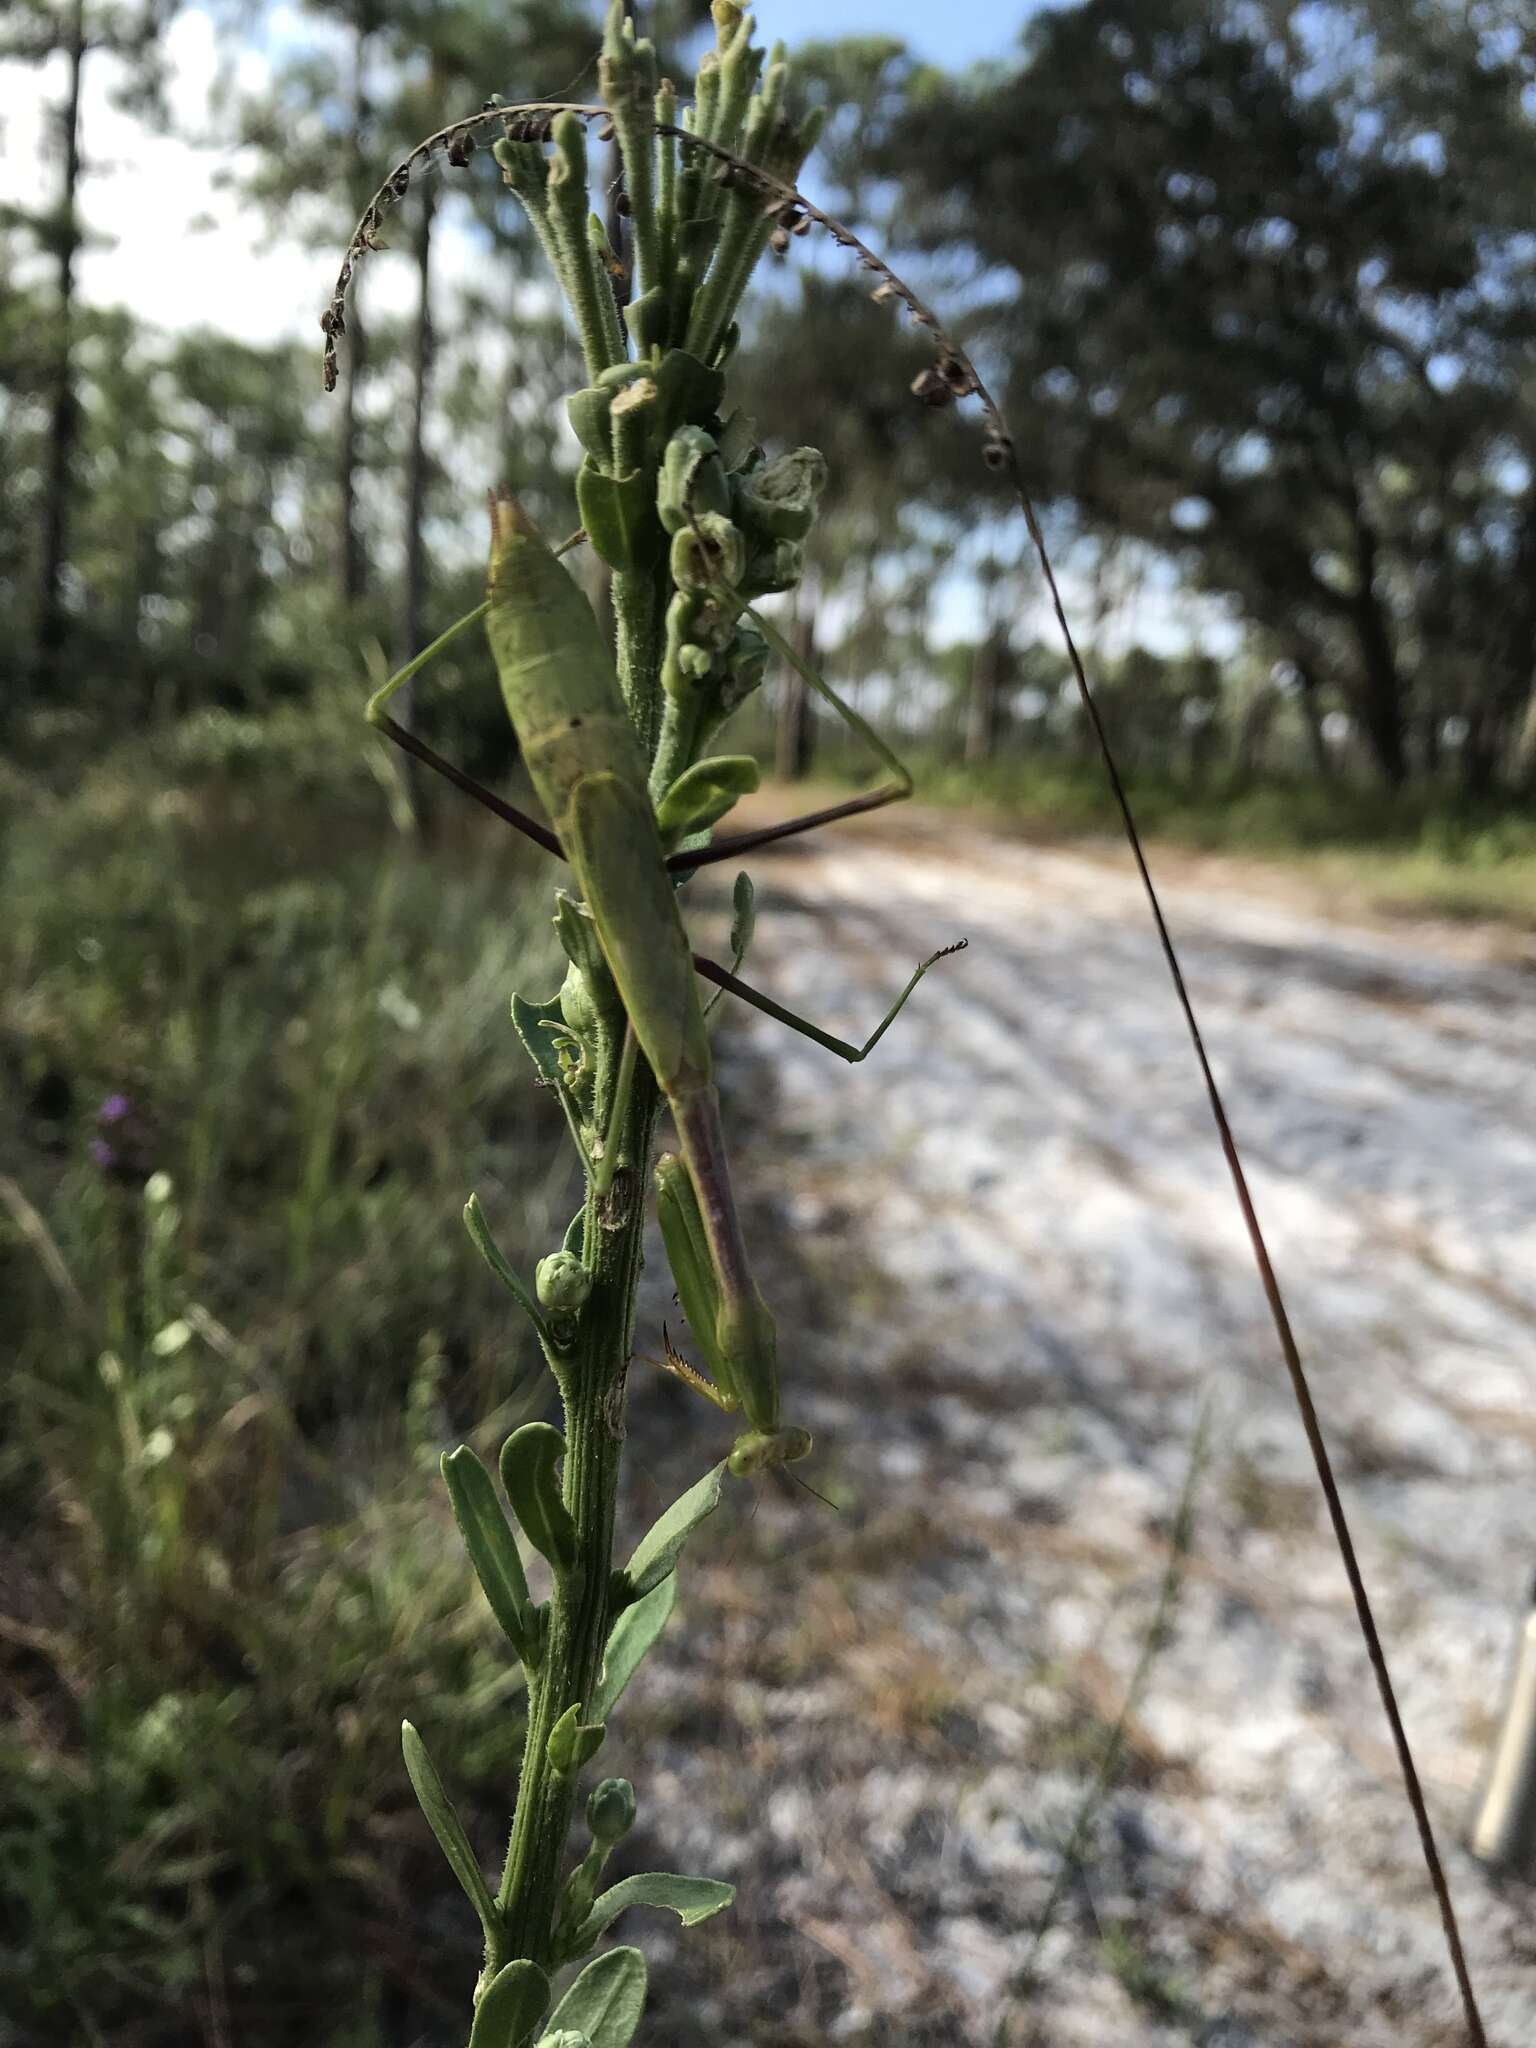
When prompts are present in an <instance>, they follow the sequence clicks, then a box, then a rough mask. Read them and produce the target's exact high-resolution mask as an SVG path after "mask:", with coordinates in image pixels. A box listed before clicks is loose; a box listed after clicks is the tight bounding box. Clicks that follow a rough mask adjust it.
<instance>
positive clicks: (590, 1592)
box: [488, 575, 663, 1968]
mask: <svg viewBox="0 0 1536 2048" xmlns="http://www.w3.org/2000/svg"><path fill="white" fill-rule="evenodd" d="M621 585H623V586H625V587H624V589H623V591H622V594H621V590H620V586H621ZM658 598H659V593H658V591H657V587H656V579H655V578H654V577H652V576H650V575H646V576H633V577H625V576H616V577H615V578H614V613H615V619H616V624H617V634H618V645H617V656H618V669H619V674H620V676H621V678H622V679H623V682H624V686H625V696H626V701H627V702H628V704H629V708H630V714H631V716H632V717H633V718H634V720H635V723H636V725H637V727H638V728H639V730H640V734H641V739H642V743H643V744H645V745H646V747H647V748H649V746H650V745H651V744H652V743H653V733H654V728H655V724H656V707H657V698H658V695H659V691H660V680H659V679H660V670H661V652H662V641H663V633H662V606H661V604H660V602H659V601H658ZM614 1023H615V1028H616V1030H617V1031H618V1032H620V1033H622V1031H623V1029H624V1014H623V1011H622V1008H621V1009H619V1010H618V1011H617V1014H616V1018H615V1020H614ZM615 1064H616V1063H615ZM615 1078H616V1076H615ZM607 1085H608V1089H609V1090H611V1089H612V1086H613V1080H612V1079H609V1081H608V1084H607ZM660 1100H661V1097H660V1093H659V1091H658V1089H657V1087H656V1083H655V1081H654V1079H653V1078H652V1075H651V1072H650V1069H649V1068H648V1067H647V1066H646V1064H645V1062H644V1061H643V1060H640V1061H638V1062H637V1063H636V1068H635V1073H634V1079H633V1084H632V1087H631V1092H630V1098H629V1106H628V1109H627V1111H626V1113H625V1115H624V1119H623V1122H622V1124H621V1126H620V1130H619V1137H618V1156H619V1164H618V1167H617V1169H616V1171H615V1173H614V1177H613V1183H612V1185H611V1187H610V1188H609V1191H608V1193H607V1195H606V1196H599V1195H598V1194H597V1193H596V1192H595V1190H594V1189H593V1187H592V1185H591V1183H590V1181H589V1183H588V1188H587V1199H586V1206H585V1209H584V1211H583V1216H582V1261H583V1264H584V1265H585V1266H586V1268H587V1270H588V1272H589V1273H590V1274H591V1275H592V1292H591V1294H590V1295H589V1296H588V1297H587V1301H586V1303H585V1305H584V1307H583V1309H582V1312H581V1321H580V1324H579V1326H578V1330H577V1337H576V1342H575V1345H574V1346H573V1348H572V1350H571V1351H570V1352H569V1353H567V1354H566V1355H565V1356H564V1357H563V1358H559V1359H558V1360H556V1361H555V1366H556V1378H557V1380H558V1382H559V1386H560V1395H561V1399H562V1401H563V1403H564V1406H565V1446H566V1448H565V1471H564V1477H563V1483H562V1491H563V1494H564V1498H565V1504H566V1506H567V1508H569V1510H570V1513H571V1519H572V1520H573V1521H574V1522H575V1524H576V1563H575V1565H574V1567H573V1568H572V1570H571V1571H569V1572H567V1573H565V1574H563V1575H560V1576H558V1577H557V1578H556V1581H555V1585H554V1589H553V1592H552V1594H551V1598H550V1607H549V1634H548V1638H547V1641H546V1644H545V1647H544V1653H543V1657H542V1659H541V1662H540V1665H539V1669H538V1671H537V1672H536V1673H534V1674H532V1676H531V1678H530V1682H529V1692H528V1733H527V1739H526V1744H525V1748H524V1752H523V1769H522V1776H521V1779H520V1781H519V1784H518V1793H517V1810H516V1814H515V1816H514V1818H513V1823H512V1838H511V1841H510V1843H509V1844H508V1847H507V1860H506V1865H505V1867H504V1869H503V1871H502V1878H501V1886H500V1890H499V1892H498V1894H497V1905H498V1906H499V1907H500V1909H501V1912H502V1914H503V1916H504V1930H505V1931H504V1938H503V1946H502V1948H501V1953H500V1955H499V1956H497V1957H492V1958H488V1961H490V1962H492V1963H493V1964H494V1963H496V1962H499V1961H501V1960H505V1959H507V1958H510V1957H513V1956H527V1957H530V1958H531V1959H532V1960H533V1961H534V1962H536V1963H539V1964H541V1965H543V1966H544V1967H546V1968H549V1967H551V1966H552V1965H553V1963H554V1962H555V1961H556V1960H557V1959H556V1958H555V1957H554V1956H553V1954H552V1944H551V1934H552V1929H553V1923H554V1917H555V1909H556V1906H557V1904H558V1900H559V1893H560V1883H561V1865H562V1863H563V1861H564V1858H565V1846H566V1841H567V1838H568V1837H569V1834H570V1830H571V1821H572V1817H573V1814H574V1812H575V1805H576V1794H577V1783H578V1775H579V1774H575V1773H573V1774H571V1775H570V1776H562V1775H561V1774H560V1773H559V1772H557V1771H555V1770H554V1769H553V1768H552V1767H551V1765H550V1762H549V1753H548V1743H549V1733H550V1730H551V1729H552V1728H553V1727H554V1725H555V1723H556V1722H557V1721H558V1720H559V1719H560V1716H561V1715H562V1714H564V1713H565V1712H566V1711H567V1710H568V1709H569V1708H570V1707H572V1706H584V1705H585V1703H586V1702H587V1701H588V1700H590V1699H591V1698H592V1695H593V1692H594V1690H595V1688H596V1684H597V1678H598V1674H599V1672H600V1670H601V1668H602V1661H603V1649H604V1646H605V1644H606V1642H607V1638H608V1625H609V1619H610V1617H609V1581H610V1578H611V1576H612V1569H613V1522H614V1507H615V1503H616V1501H617V1498H618V1487H619V1461H620V1454H621V1448H622V1444H623V1435H624V1425H623V1412H624V1383H625V1378H626V1375H627V1373H628V1370H629V1355H630V1349H631V1345H632V1343H633V1337H634V1321H635V1296H636V1292H637V1290H638V1288H639V1284H640V1268H641V1249H642V1240H643V1236H644V1230H645V1197H646V1183H647V1178H648V1172H649V1166H650V1158H651V1151H652V1140H653V1136H654V1133H655V1128H656V1116H657V1111H658V1108H659V1106H660ZM611 1110H612V1101H611V1096H610V1099H609V1100H607V1101H599V1102H598V1103H597V1104H596V1105H595V1109H594V1123H595V1126H596V1128H597V1129H599V1130H604V1129H606V1128H607V1125H608V1119H609V1115H610V1113H611Z"/></svg>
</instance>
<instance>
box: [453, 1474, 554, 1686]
mask: <svg viewBox="0 0 1536 2048" xmlns="http://www.w3.org/2000/svg"><path fill="white" fill-rule="evenodd" d="M443 1479H444V1481H445V1482H446V1484H447V1487H448V1498H449V1500H450V1501H452V1503H453V1518H454V1520H455V1521H456V1522H457V1523H458V1525H459V1534H460V1535H461V1536H462V1537H463V1538H464V1548H465V1549H466V1550H467V1551H468V1552H469V1561H470V1563H471V1564H472V1565H473V1566H474V1568H475V1577H476V1578H477V1579H478V1580H479V1581H480V1584H481V1586H482V1587H483V1588H484V1591H485V1597H486V1599H487V1600H488V1601H489V1602H490V1606H491V1612H492V1614H494V1615H495V1617H496V1619H497V1620H498V1621H499V1622H500V1624H501V1628H502V1633H503V1634H504V1635H505V1636H506V1638H507V1640H508V1641H509V1642H510V1643H511V1645H512V1647H513V1649H515V1650H516V1652H517V1654H518V1655H519V1657H521V1658H522V1660H523V1662H524V1663H525V1664H533V1663H535V1662H536V1661H537V1656H536V1652H537V1644H538V1624H537V1622H536V1621H535V1620H534V1612H533V1600H532V1598H531V1596H530V1594H529V1592H528V1580H527V1578H526V1576H525V1574H524V1572H523V1560H522V1558H521V1557H520V1556H519V1554H518V1548H517V1538H516V1537H515V1536H514V1535H513V1533H512V1530H511V1526H510V1525H509V1523H508V1521H507V1518H506V1515H505V1513H504V1512H503V1510H502V1505H501V1502H500V1501H499V1500H498V1499H497V1498H496V1483H495V1481H494V1480H493V1479H492V1478H491V1475H490V1473H489V1472H487V1471H486V1469H485V1467H484V1465H482V1464H481V1462H480V1460H479V1459H478V1458H477V1457H476V1456H475V1454H474V1452H473V1451H472V1450H471V1449H470V1447H469V1445H468V1444H460V1445H459V1447H458V1449H457V1450H456V1451H448V1452H446V1453H445V1454H444V1456H443Z"/></svg>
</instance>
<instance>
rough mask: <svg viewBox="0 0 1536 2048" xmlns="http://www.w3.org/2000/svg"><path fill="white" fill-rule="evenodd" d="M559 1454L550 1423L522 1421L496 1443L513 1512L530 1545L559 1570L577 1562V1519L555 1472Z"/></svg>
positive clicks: (561, 1442) (559, 1441) (560, 1441)
mask: <svg viewBox="0 0 1536 2048" xmlns="http://www.w3.org/2000/svg"><path fill="white" fill-rule="evenodd" d="M564 1456H565V1438H564V1437H563V1436H562V1435H561V1434H560V1432H559V1430H558V1429H556V1428H555V1427H554V1425H553V1423H549V1422H525V1423H524V1424H523V1426H522V1428H521V1429H515V1430H514V1431H513V1432H512V1434H511V1436H509V1437H508V1438H507V1440H506V1442H505V1443H504V1444H503V1445H502V1447H501V1483H502V1485H503V1486H504V1487H505V1488H506V1489H507V1499H508V1500H509V1501H511V1503H512V1512H513V1513H514V1514H515V1515H516V1516H517V1519H518V1521H519V1523H520V1524H521V1525H522V1531H523V1534H524V1535H525V1536H526V1537H527V1538H528V1541H529V1542H530V1543H531V1544H532V1545H533V1547H534V1549H535V1550H537V1551H538V1552H540V1554H541V1555H542V1556H544V1557H547V1558H548V1559H549V1561H550V1563H551V1564H552V1565H553V1566H554V1568H555V1570H556V1571H558V1572H568V1571H569V1570H570V1568H571V1566H572V1565H573V1564H574V1563H575V1562H576V1524H575V1523H574V1522H573V1521H572V1520H571V1513H570V1509H569V1508H568V1507H567V1506H566V1504H565V1502H564V1501H563V1500H562V1499H561V1497H560V1480H559V1477H558V1475H557V1474H556V1471H555V1467H556V1465H558V1464H559V1462H560V1460H561V1459H562V1458H563V1457H564Z"/></svg>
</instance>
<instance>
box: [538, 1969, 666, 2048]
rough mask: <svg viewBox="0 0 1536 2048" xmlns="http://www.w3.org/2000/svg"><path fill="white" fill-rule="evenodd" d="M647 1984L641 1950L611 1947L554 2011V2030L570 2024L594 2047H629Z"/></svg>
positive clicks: (550, 2023)
mask: <svg viewBox="0 0 1536 2048" xmlns="http://www.w3.org/2000/svg"><path fill="white" fill-rule="evenodd" d="M645 1984H646V1970H645V1957H644V1956H643V1955H641V1953H640V1951H639V1949H637V1948H611V1949H609V1951H608V1953H607V1954H606V1955H601V1956H598V1957H596V1958H595V1959H594V1960H593V1961H592V1962H590V1963H588V1965H587V1967H586V1968H585V1969H584V1970H583V1971H582V1973H581V1975H580V1976H579V1977H578V1978H577V1979H576V1982H575V1983H574V1984H573V1985H572V1986H571V1988H570V1990H569V1991H567V1992H566V1994H565V1996H564V1998H562V1999H561V2001H560V2003H559V2004H558V2005H557V2006H556V2007H555V2009H554V2011H553V2012H552V2013H551V2014H550V2016H549V2027H550V2032H551V2033H554V2032H555V2031H557V2030H558V2029H559V2028H562V2027H568V2028H570V2029H571V2030H572V2031H573V2032H574V2033H576V2034H578V2035H582V2034H584V2035H585V2036H586V2038H587V2040H588V2041H589V2042H590V2043H591V2048H629V2043H630V2041H631V2040H632V2039H633V2037H634V2032H635V2029H636V2027H638V2026H639V2024H640V2015H641V2013H642V2012H643V2011H644V2010H645ZM541 2048H542V2044H541Z"/></svg>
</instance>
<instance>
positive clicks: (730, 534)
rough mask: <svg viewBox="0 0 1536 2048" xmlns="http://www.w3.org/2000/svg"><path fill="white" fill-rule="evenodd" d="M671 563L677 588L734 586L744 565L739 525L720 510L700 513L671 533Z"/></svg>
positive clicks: (701, 588)
mask: <svg viewBox="0 0 1536 2048" xmlns="http://www.w3.org/2000/svg"><path fill="white" fill-rule="evenodd" d="M779 545H780V546H781V547H788V546H790V545H791V543H790V542H788V541H781V542H780V543H779ZM796 552H797V553H798V550H796ZM670 566H671V570H672V581H673V582H674V583H675V584H676V585H677V587H678V589H679V590H694V591H699V590H718V589H719V588H720V587H721V586H722V585H723V586H725V587H726V588H727V589H730V588H734V586H735V585H736V584H737V583H739V582H740V581H741V577H742V572H743V571H744V570H745V568H746V566H747V544H746V542H745V541H744V540H743V539H742V537H741V528H740V527H739V526H734V525H732V523H731V521H730V520H729V519H727V518H726V517H725V516H724V515H723V514H722V513H719V512H701V513H699V515H698V517H697V518H696V519H695V520H694V523H693V524H692V525H691V526H685V527H684V528H683V529H682V531H681V532H680V533H675V534H673V536H672V553H671V558H670ZM774 587H775V588H785V587H787V586H783V585H778V586H774Z"/></svg>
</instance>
